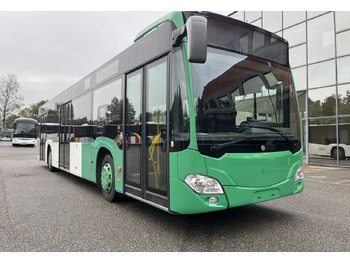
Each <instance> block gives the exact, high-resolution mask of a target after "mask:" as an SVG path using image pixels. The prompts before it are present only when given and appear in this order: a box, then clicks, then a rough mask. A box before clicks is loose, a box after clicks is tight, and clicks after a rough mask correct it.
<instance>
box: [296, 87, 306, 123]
mask: <svg viewBox="0 0 350 262" xmlns="http://www.w3.org/2000/svg"><path fill="white" fill-rule="evenodd" d="M297 96H298V103H299V111H300V116H301V117H302V118H305V117H306V105H305V103H306V100H305V98H306V91H298V93H297Z"/></svg>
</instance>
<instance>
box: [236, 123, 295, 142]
mask: <svg viewBox="0 0 350 262" xmlns="http://www.w3.org/2000/svg"><path fill="white" fill-rule="evenodd" d="M250 128H260V129H267V130H270V131H273V132H275V133H277V134H279V135H280V136H281V137H283V138H284V140H286V141H287V143H288V144H289V145H290V146H293V147H294V146H295V144H294V142H293V141H292V140H291V139H289V138H288V137H286V136H285V135H283V134H282V133H281V131H279V130H278V129H277V128H274V127H270V126H257V125H249V126H246V127H244V129H243V130H242V131H241V132H240V133H242V132H243V131H245V130H247V129H250Z"/></svg>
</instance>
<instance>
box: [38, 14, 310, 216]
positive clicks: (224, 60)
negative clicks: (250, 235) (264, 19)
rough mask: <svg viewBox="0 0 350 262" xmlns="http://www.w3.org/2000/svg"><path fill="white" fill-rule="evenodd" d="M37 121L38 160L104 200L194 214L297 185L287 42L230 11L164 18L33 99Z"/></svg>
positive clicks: (295, 117)
mask: <svg viewBox="0 0 350 262" xmlns="http://www.w3.org/2000/svg"><path fill="white" fill-rule="evenodd" d="M116 15H117V14H116ZM116 37H118V36H116ZM120 41H122V39H120ZM40 126H41V127H40V129H39V130H40V134H39V137H40V148H39V155H40V156H39V157H40V159H41V160H43V161H45V162H46V163H47V164H48V166H49V169H50V170H55V169H61V170H64V171H66V172H69V173H71V174H73V175H76V176H79V177H82V178H84V179H86V180H89V181H91V182H93V183H96V184H97V186H98V188H99V189H100V190H101V191H102V194H103V196H104V197H105V198H106V199H107V200H109V201H115V200H118V199H119V197H120V196H122V195H126V196H129V197H132V198H135V199H137V200H140V201H142V202H145V203H147V204H150V205H152V206H155V207H157V208H160V209H162V210H165V211H167V212H170V213H172V214H196V213H205V212H212V211H219V210H225V209H228V208H233V207H237V206H242V205H248V204H252V203H258V202H262V201H267V200H272V199H277V198H280V197H284V196H288V195H294V194H297V193H300V192H302V190H303V184H304V178H303V171H302V164H303V162H302V152H303V150H302V137H301V125H300V118H299V113H298V103H297V98H296V93H295V88H294V85H293V79H292V76H291V71H290V67H289V61H288V43H287V41H286V40H284V39H282V38H281V37H279V36H277V35H275V34H273V33H270V32H268V31H265V30H263V29H261V28H258V27H255V26H253V25H250V24H246V23H243V22H241V21H238V20H235V19H233V18H231V17H226V16H222V15H218V14H214V13H210V12H172V13H170V14H168V15H166V16H164V17H163V18H161V19H159V20H158V21H156V22H154V23H153V24H152V25H150V26H149V27H147V28H146V29H144V30H143V31H142V32H140V33H139V34H138V35H137V36H136V39H135V43H134V44H133V45H132V46H130V47H129V48H128V49H126V50H125V51H124V52H122V53H120V54H119V55H117V56H116V57H114V58H113V59H111V60H110V61H109V62H107V63H106V64H104V65H102V66H101V67H100V68H98V69H96V70H95V71H94V72H92V73H91V74H89V75H88V76H86V77H85V78H83V79H82V80H81V81H79V82H78V83H76V84H74V85H73V86H71V87H70V88H68V89H67V90H66V91H64V92H63V93H61V94H59V95H57V96H56V97H55V98H54V99H52V100H50V101H48V102H47V103H46V104H44V105H43V106H42V107H41V108H40Z"/></svg>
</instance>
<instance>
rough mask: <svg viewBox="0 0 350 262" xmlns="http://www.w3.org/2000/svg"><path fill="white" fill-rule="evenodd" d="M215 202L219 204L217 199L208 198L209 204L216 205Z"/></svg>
mask: <svg viewBox="0 0 350 262" xmlns="http://www.w3.org/2000/svg"><path fill="white" fill-rule="evenodd" d="M217 202H219V199H218V198H217V197H211V198H209V203H210V204H216V203H217Z"/></svg>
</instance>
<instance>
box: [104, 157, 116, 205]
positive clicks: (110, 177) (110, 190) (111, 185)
mask: <svg viewBox="0 0 350 262" xmlns="http://www.w3.org/2000/svg"><path fill="white" fill-rule="evenodd" d="M100 181H101V191H102V195H103V196H104V198H106V199H107V200H108V201H110V202H115V201H116V200H117V199H118V193H117V192H116V191H115V171H114V162H113V158H112V157H111V155H106V156H105V157H104V158H103V160H102V164H101V169H100Z"/></svg>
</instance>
